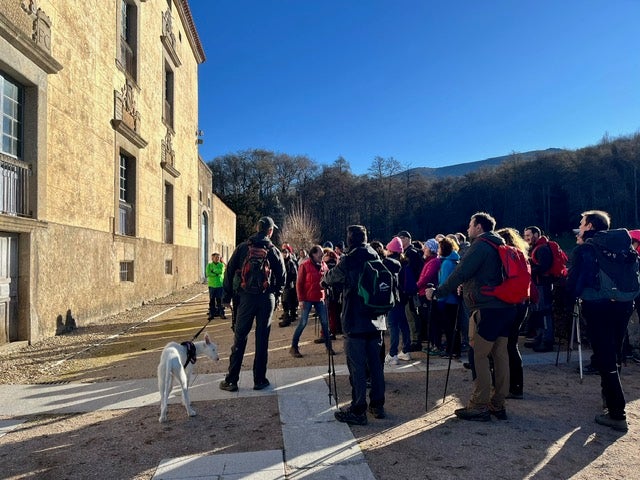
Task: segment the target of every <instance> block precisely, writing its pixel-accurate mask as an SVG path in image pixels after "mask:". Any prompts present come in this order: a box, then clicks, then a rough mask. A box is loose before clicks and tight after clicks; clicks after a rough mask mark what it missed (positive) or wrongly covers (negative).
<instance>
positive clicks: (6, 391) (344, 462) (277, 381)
mask: <svg viewBox="0 0 640 480" xmlns="http://www.w3.org/2000/svg"><path fill="white" fill-rule="evenodd" d="M586 354H587V355H588V353H586ZM523 355H524V362H525V364H527V365H532V364H550V363H555V360H556V354H555V353H554V352H550V353H545V354H535V355H532V354H528V352H523ZM561 357H562V355H561ZM562 360H564V358H561V361H562ZM451 367H452V368H455V369H460V368H462V364H461V363H460V362H453V363H452V365H451ZM385 368H386V369H387V371H389V370H392V371H396V372H420V371H422V372H424V371H425V363H424V362H423V361H413V362H407V363H404V362H402V364H400V365H398V366H393V367H390V366H387V367H385ZM445 368H446V362H442V361H440V362H438V361H435V362H432V363H431V365H430V369H431V370H441V369H445ZM336 374H337V375H346V374H347V369H346V366H345V365H336ZM326 375H327V371H326V367H320V366H318V367H306V368H289V369H280V370H269V380H270V381H271V386H270V387H268V388H267V389H265V390H262V391H254V390H252V389H251V386H252V385H253V379H252V373H251V371H243V372H242V373H241V376H240V382H239V384H240V387H241V388H240V390H239V391H238V392H235V393H229V392H223V391H221V390H220V389H219V388H218V383H219V381H220V380H221V379H222V378H223V377H224V374H210V375H199V376H198V377H197V378H196V382H195V384H194V385H193V387H192V388H191V390H190V394H191V400H192V401H193V402H198V401H207V400H216V399H228V398H230V397H231V398H233V396H235V397H238V398H239V397H250V396H258V395H277V397H278V407H279V410H280V420H281V422H282V435H283V440H284V451H281V450H273V451H263V452H248V453H237V454H220V455H193V456H188V457H180V458H172V459H167V460H164V461H162V462H161V463H160V464H159V465H158V468H157V470H156V473H155V475H154V477H153V478H154V479H155V480H159V479H163V480H166V479H187V478H188V479H199V480H204V479H210V480H230V479H252V480H258V479H260V480H275V479H279V480H283V479H300V478H304V479H311V480H313V479H322V480H344V479H346V478H348V479H350V480H351V479H354V480H360V479H362V480H375V477H374V475H373V473H372V472H371V470H370V469H369V466H368V465H367V463H366V461H365V459H364V455H363V454H362V452H361V450H360V448H359V446H358V443H357V441H356V439H355V438H354V437H353V435H352V433H351V430H350V429H349V427H348V426H347V425H346V424H343V423H339V422H337V421H336V420H335V419H334V417H333V412H334V407H332V406H329V404H328V401H327V385H326V382H325V380H324V377H325V376H326ZM157 388H158V387H157V380H156V379H155V378H153V379H143V380H130V381H115V382H104V383H68V384H57V385H0V415H1V416H6V417H12V419H10V420H0V436H1V435H4V434H6V433H7V432H9V431H11V430H12V429H13V428H16V427H17V426H18V425H19V424H20V423H22V421H23V420H20V418H21V417H25V416H29V415H36V414H41V413H49V414H51V413H82V412H92V411H97V410H113V409H122V408H136V407H142V406H148V405H158V402H159V395H158V391H157ZM179 402H180V394H179V389H177V388H176V389H174V392H173V394H172V396H171V398H170V403H179Z"/></svg>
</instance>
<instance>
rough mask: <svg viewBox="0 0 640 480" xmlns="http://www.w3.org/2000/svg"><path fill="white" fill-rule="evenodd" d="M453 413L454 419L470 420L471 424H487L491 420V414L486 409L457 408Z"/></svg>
mask: <svg viewBox="0 0 640 480" xmlns="http://www.w3.org/2000/svg"><path fill="white" fill-rule="evenodd" d="M454 413H455V414H456V417H458V418H460V419H462V420H471V421H473V422H488V421H490V420H491V414H490V413H489V410H488V409H482V408H458V409H457V410H456V411H455V412H454Z"/></svg>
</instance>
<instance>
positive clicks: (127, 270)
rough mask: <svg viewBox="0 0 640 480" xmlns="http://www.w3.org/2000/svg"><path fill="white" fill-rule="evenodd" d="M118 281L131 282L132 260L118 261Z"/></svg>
mask: <svg viewBox="0 0 640 480" xmlns="http://www.w3.org/2000/svg"><path fill="white" fill-rule="evenodd" d="M120 281H121V282H133V262H120Z"/></svg>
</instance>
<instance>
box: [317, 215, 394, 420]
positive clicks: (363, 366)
mask: <svg viewBox="0 0 640 480" xmlns="http://www.w3.org/2000/svg"><path fill="white" fill-rule="evenodd" d="M347 245H348V247H349V253H348V254H346V255H342V256H341V257H340V260H339V261H338V264H337V265H336V266H335V267H334V268H332V269H331V270H329V271H328V272H327V273H326V274H325V276H324V279H323V283H324V284H326V285H327V286H330V287H339V288H342V289H343V303H342V313H341V323H342V332H343V333H344V351H345V353H346V356H347V367H348V369H349V381H350V383H351V405H350V406H349V407H346V408H343V409H341V410H339V411H337V412H335V414H334V415H335V417H336V420H338V421H339V422H344V423H348V424H351V425H366V424H367V369H368V371H369V374H370V378H371V391H370V393H369V412H370V413H371V414H372V415H373V416H374V417H375V418H384V416H385V413H384V372H383V367H382V362H381V360H380V347H381V345H382V334H381V333H382V332H381V331H380V330H378V329H377V328H376V327H375V326H374V324H373V323H372V322H371V320H372V318H371V315H370V314H369V313H368V312H367V310H366V307H365V305H364V302H363V300H362V298H361V297H360V296H359V295H358V278H359V275H360V273H361V272H362V269H363V267H364V264H365V262H367V261H369V260H373V259H377V258H379V257H378V254H377V253H376V251H375V250H374V249H373V248H371V246H370V245H369V244H368V243H367V230H366V228H365V227H363V226H362V225H351V226H349V227H348V228H347Z"/></svg>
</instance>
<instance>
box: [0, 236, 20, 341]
mask: <svg viewBox="0 0 640 480" xmlns="http://www.w3.org/2000/svg"><path fill="white" fill-rule="evenodd" d="M16 340H19V338H18V236H17V235H11V234H9V233H3V232H0V343H7V342H15V341H16Z"/></svg>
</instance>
